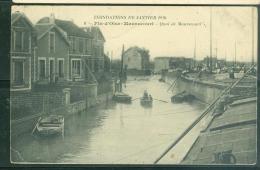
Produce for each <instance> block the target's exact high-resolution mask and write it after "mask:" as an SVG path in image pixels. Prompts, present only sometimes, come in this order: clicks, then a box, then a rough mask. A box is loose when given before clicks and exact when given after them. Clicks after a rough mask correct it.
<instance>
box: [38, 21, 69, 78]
mask: <svg viewBox="0 0 260 170" xmlns="http://www.w3.org/2000/svg"><path fill="white" fill-rule="evenodd" d="M35 29H36V31H37V35H38V36H37V45H38V49H37V60H36V61H37V62H35V64H34V66H35V67H36V68H38V69H36V72H35V74H36V77H37V78H36V80H37V81H39V82H56V81H60V80H69V79H70V74H69V47H70V43H69V41H68V39H67V37H66V34H65V33H64V32H63V31H62V30H61V29H60V28H59V27H58V26H57V25H56V24H55V23H54V22H49V23H44V24H41V23H38V24H36V26H35Z"/></svg>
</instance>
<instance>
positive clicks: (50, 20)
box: [49, 13, 55, 24]
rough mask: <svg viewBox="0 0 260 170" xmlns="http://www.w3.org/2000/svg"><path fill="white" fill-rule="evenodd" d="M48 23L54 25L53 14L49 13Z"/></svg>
mask: <svg viewBox="0 0 260 170" xmlns="http://www.w3.org/2000/svg"><path fill="white" fill-rule="evenodd" d="M49 22H50V24H54V23H55V16H54V13H51V15H50V18H49Z"/></svg>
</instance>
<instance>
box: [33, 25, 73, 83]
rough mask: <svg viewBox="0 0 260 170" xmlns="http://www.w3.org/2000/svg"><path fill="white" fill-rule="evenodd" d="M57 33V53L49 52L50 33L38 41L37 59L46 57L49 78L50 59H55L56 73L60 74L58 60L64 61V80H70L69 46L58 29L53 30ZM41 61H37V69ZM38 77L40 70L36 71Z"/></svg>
mask: <svg viewBox="0 0 260 170" xmlns="http://www.w3.org/2000/svg"><path fill="white" fill-rule="evenodd" d="M51 31H53V32H55V52H53V53H50V52H49V33H46V34H45V35H44V36H43V37H42V38H41V39H40V40H38V49H37V57H46V77H49V76H50V75H49V58H50V57H51V58H54V65H55V66H54V67H55V73H56V74H58V58H62V59H64V79H68V78H69V76H68V60H69V56H68V50H69V46H68V44H67V43H66V42H65V40H64V39H63V38H62V36H61V35H60V33H59V32H58V31H56V29H54V28H52V30H51ZM38 62H39V61H38V60H37V61H36V68H38V64H39V63H38ZM36 71H37V73H36V76H37V77H38V69H36Z"/></svg>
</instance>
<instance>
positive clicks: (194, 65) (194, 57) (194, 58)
mask: <svg viewBox="0 0 260 170" xmlns="http://www.w3.org/2000/svg"><path fill="white" fill-rule="evenodd" d="M196 48H197V47H196V34H195V46H194V54H193V55H194V56H193V60H194V62H193V67H194V69H195V67H196Z"/></svg>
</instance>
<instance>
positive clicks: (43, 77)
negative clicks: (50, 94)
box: [39, 60, 45, 80]
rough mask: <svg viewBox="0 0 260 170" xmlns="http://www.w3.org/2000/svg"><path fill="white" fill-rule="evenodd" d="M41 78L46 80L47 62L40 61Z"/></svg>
mask: <svg viewBox="0 0 260 170" xmlns="http://www.w3.org/2000/svg"><path fill="white" fill-rule="evenodd" d="M39 78H40V80H43V79H45V60H39Z"/></svg>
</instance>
